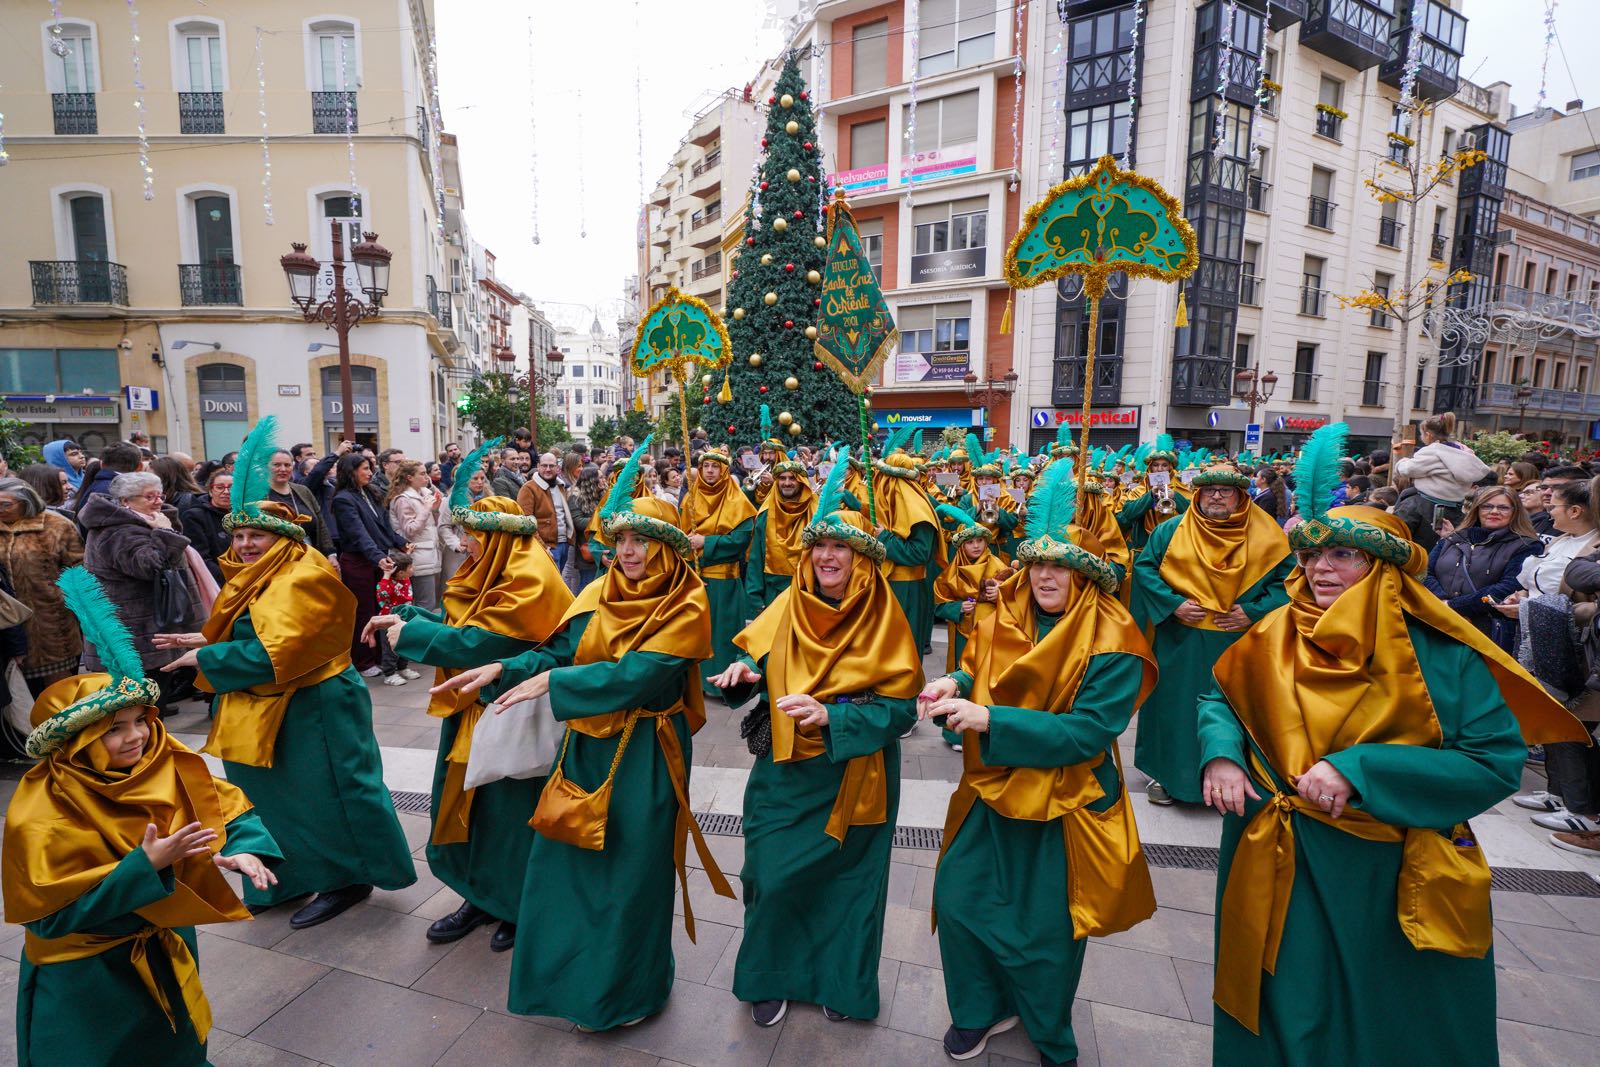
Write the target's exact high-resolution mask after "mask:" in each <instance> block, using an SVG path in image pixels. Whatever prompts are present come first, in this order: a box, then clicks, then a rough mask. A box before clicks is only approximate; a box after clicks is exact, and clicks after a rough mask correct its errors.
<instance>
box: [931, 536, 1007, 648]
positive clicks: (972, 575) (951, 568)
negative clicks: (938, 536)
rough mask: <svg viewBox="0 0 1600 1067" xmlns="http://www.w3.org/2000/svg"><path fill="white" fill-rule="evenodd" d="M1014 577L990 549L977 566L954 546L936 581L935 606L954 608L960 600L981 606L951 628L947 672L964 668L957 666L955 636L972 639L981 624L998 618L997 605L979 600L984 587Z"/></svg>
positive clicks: (987, 548) (977, 606) (980, 557)
mask: <svg viewBox="0 0 1600 1067" xmlns="http://www.w3.org/2000/svg"><path fill="white" fill-rule="evenodd" d="M1010 574H1011V569H1010V568H1009V567H1007V566H1006V565H1005V564H1004V563H1002V562H1000V559H999V557H997V556H996V555H995V554H994V552H993V551H992V550H991V549H990V548H989V547H988V546H987V545H986V546H984V550H983V555H981V556H979V557H978V559H977V562H975V563H974V562H971V561H969V560H968V559H967V556H966V553H965V552H963V551H962V546H961V545H952V546H950V562H949V563H946V564H945V565H944V570H942V571H940V572H939V577H937V578H935V579H934V580H933V602H934V603H935V604H950V603H954V602H956V601H958V600H977V601H978V602H977V604H976V606H974V607H973V609H972V614H971V615H964V616H962V617H961V619H960V620H959V621H957V622H952V623H949V624H948V625H949V627H950V630H951V633H952V639H951V641H950V650H949V657H948V660H947V663H946V669H948V670H955V669H956V668H957V667H959V666H960V664H959V663H956V662H955V651H956V643H955V640H954V634H957V633H961V634H965V635H967V636H968V637H971V636H972V632H973V630H974V629H976V628H977V626H978V624H979V623H981V622H983V620H984V619H987V618H988V617H989V616H990V615H993V614H994V609H995V605H993V604H986V603H984V602H983V601H981V600H978V594H980V593H981V592H983V583H984V582H986V581H988V580H989V579H990V578H994V579H996V580H998V581H1002V582H1003V581H1005V580H1006V578H1007V577H1009V576H1010Z"/></svg>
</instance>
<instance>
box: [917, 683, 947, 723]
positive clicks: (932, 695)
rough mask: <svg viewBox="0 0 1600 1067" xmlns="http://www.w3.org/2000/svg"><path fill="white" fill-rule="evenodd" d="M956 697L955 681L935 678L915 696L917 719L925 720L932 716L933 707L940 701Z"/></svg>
mask: <svg viewBox="0 0 1600 1067" xmlns="http://www.w3.org/2000/svg"><path fill="white" fill-rule="evenodd" d="M955 695H956V680H955V679H954V678H951V677H949V676H946V677H944V678H935V679H934V680H933V681H931V682H929V683H928V686H927V688H926V689H924V690H923V691H922V692H920V693H918V694H917V718H918V719H926V718H927V717H928V716H929V715H932V714H933V706H934V705H935V704H937V703H938V702H939V701H941V700H949V699H950V698H951V697H953V696H955Z"/></svg>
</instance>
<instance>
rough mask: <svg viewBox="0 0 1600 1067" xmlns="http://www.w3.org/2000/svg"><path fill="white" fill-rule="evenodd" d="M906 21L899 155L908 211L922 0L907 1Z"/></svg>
mask: <svg viewBox="0 0 1600 1067" xmlns="http://www.w3.org/2000/svg"><path fill="white" fill-rule="evenodd" d="M906 21H907V22H909V23H910V24H911V32H910V34H908V35H907V42H908V43H909V45H910V47H911V84H910V85H909V86H908V89H909V96H910V99H909V100H907V101H906V129H905V135H904V136H905V148H904V149H903V150H902V151H901V153H900V158H901V170H900V177H901V180H902V181H904V182H905V186H906V195H905V204H906V207H907V208H908V209H909V208H911V207H912V206H913V205H914V204H915V202H916V197H915V196H914V195H913V193H912V191H911V187H912V181H913V179H912V172H913V171H915V170H916V166H917V74H918V70H917V65H918V59H917V56H918V52H919V50H920V46H921V29H922V0H909V2H908V3H907V4H906ZM907 159H909V160H910V161H911V170H906V169H905V160H907Z"/></svg>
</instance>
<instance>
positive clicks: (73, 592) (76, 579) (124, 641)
mask: <svg viewBox="0 0 1600 1067" xmlns="http://www.w3.org/2000/svg"><path fill="white" fill-rule="evenodd" d="M56 585H57V587H59V588H60V590H61V595H62V597H63V598H64V599H65V600H66V602H67V607H68V608H69V609H70V610H71V611H72V613H73V614H74V615H76V616H77V617H78V626H79V628H81V629H82V630H83V638H84V640H85V641H88V642H89V643H90V644H92V645H94V650H95V652H96V653H98V654H99V656H100V662H101V663H102V664H103V665H104V666H105V669H106V673H108V674H110V675H111V677H112V679H113V681H120V680H121V679H123V678H133V679H136V680H143V678H144V676H145V674H144V662H143V661H142V660H141V659H140V658H139V650H138V648H136V647H135V646H134V643H133V635H132V634H131V633H129V632H128V627H127V626H126V625H124V624H123V621H122V616H121V615H119V614H118V613H117V608H116V605H114V604H112V603H111V600H110V598H109V597H107V596H106V591H105V590H104V589H102V588H101V587H100V581H99V579H97V578H95V576H94V575H92V574H90V573H89V572H88V571H87V570H85V569H84V568H82V567H72V568H70V569H68V570H65V571H62V572H61V577H60V578H58V579H56Z"/></svg>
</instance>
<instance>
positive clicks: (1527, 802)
mask: <svg viewBox="0 0 1600 1067" xmlns="http://www.w3.org/2000/svg"><path fill="white" fill-rule="evenodd" d="M1511 803H1513V804H1515V805H1516V806H1517V807H1519V808H1527V809H1528V810H1529V811H1546V812H1548V811H1565V810H1567V806H1566V805H1565V804H1563V803H1562V802H1561V798H1560V797H1558V796H1556V795H1555V794H1554V793H1550V792H1546V791H1545V790H1543V789H1539V790H1535V791H1534V792H1532V793H1522V794H1520V795H1518V796H1514V797H1512V798H1511Z"/></svg>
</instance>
